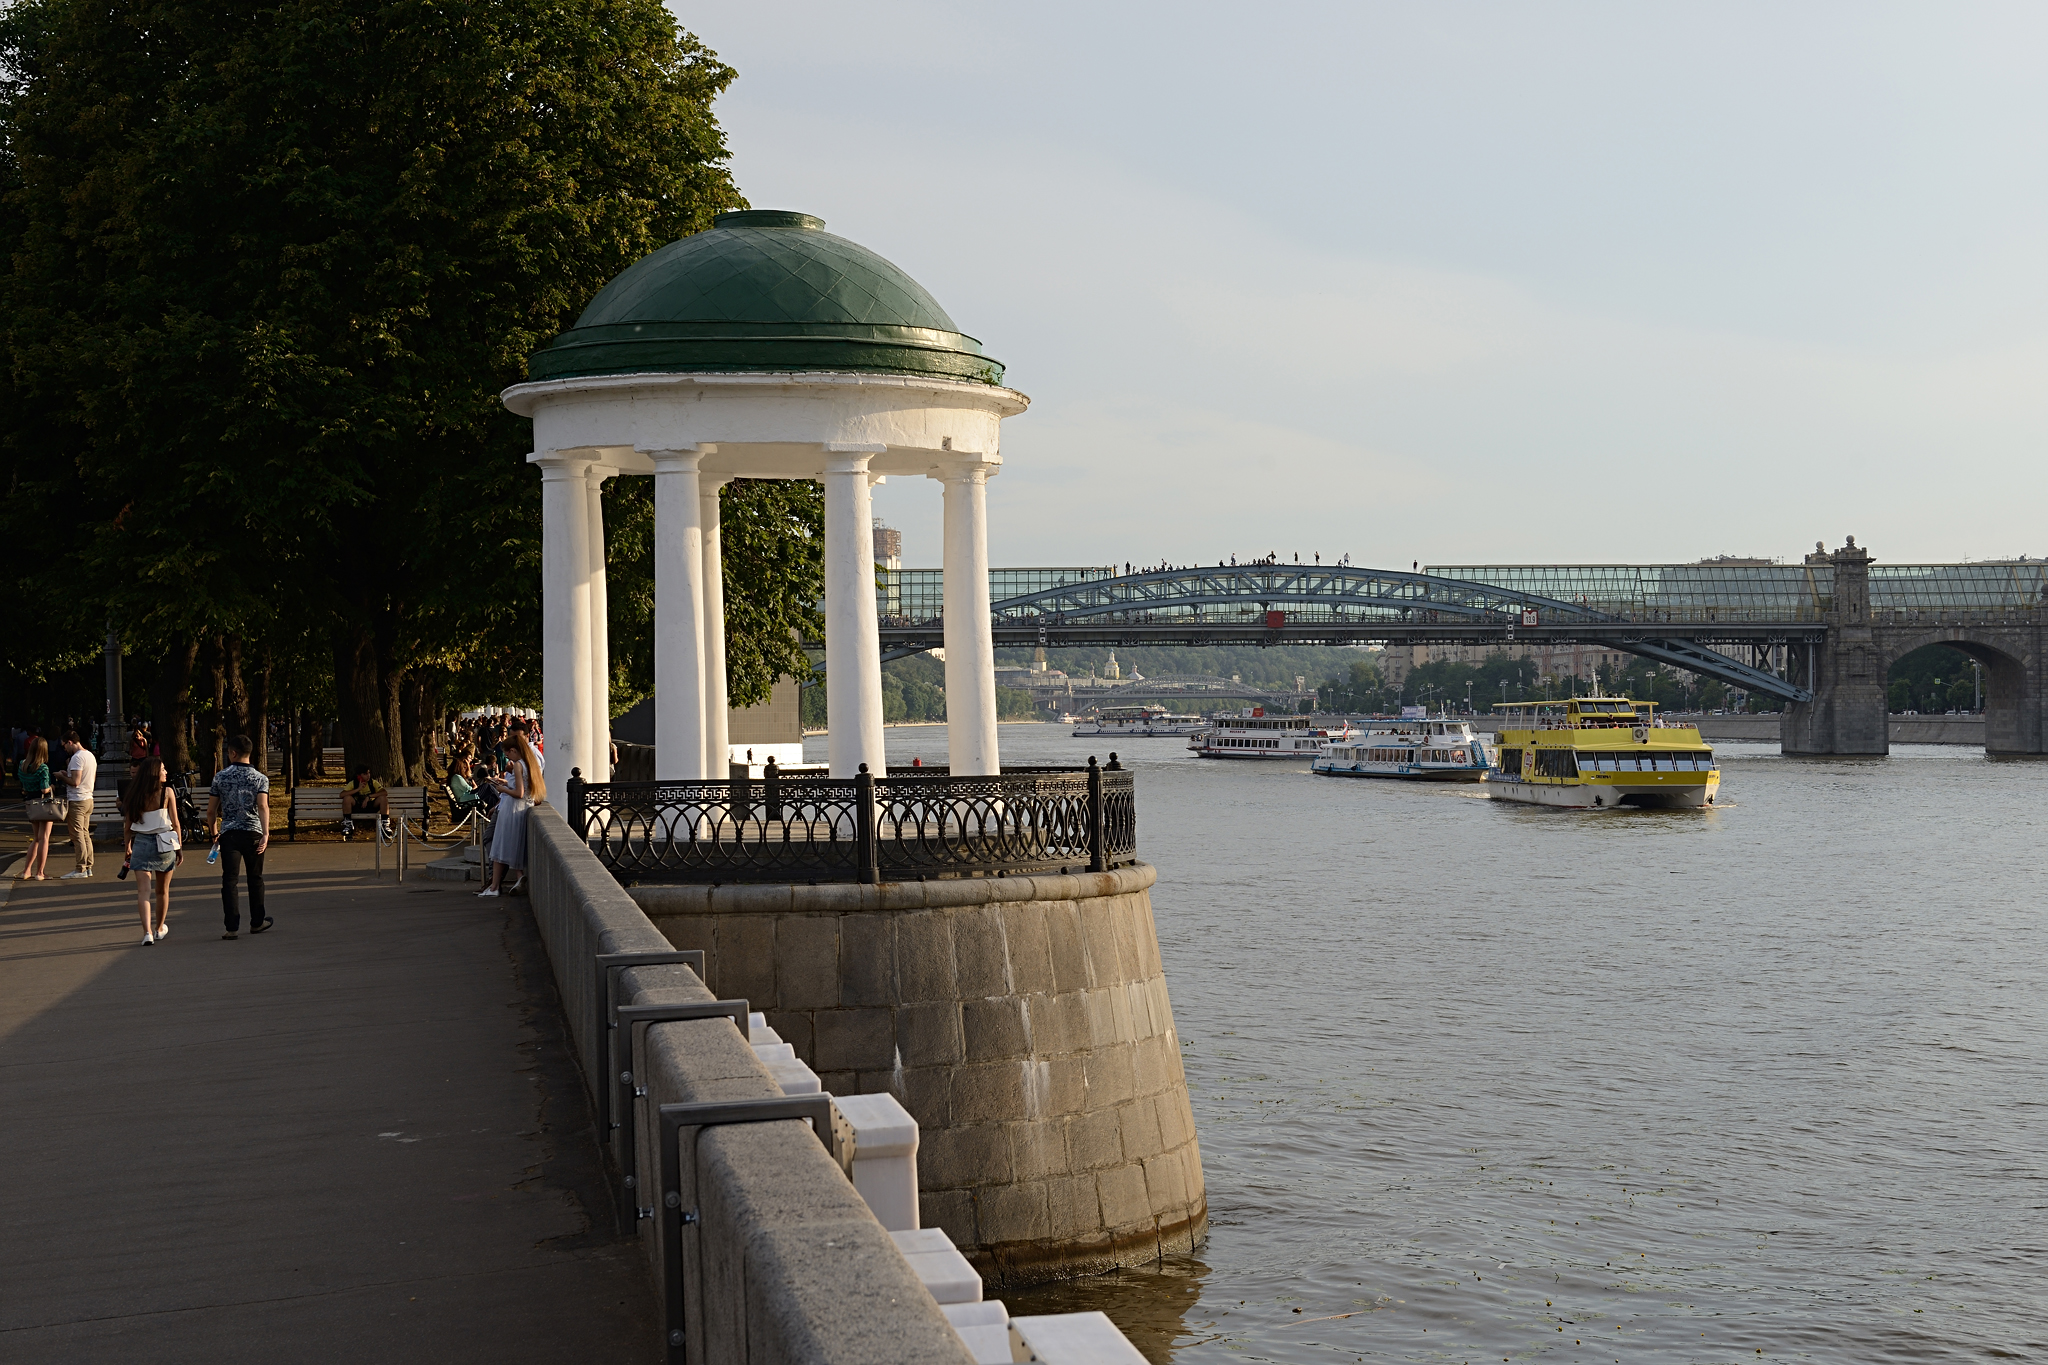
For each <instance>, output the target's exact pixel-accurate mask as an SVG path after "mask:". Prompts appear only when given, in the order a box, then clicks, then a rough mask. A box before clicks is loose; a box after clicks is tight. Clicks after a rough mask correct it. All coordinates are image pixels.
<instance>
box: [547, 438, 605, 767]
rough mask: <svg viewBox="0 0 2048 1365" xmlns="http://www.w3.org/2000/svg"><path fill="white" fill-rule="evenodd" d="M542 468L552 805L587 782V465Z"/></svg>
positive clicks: (552, 460) (551, 461)
mask: <svg viewBox="0 0 2048 1365" xmlns="http://www.w3.org/2000/svg"><path fill="white" fill-rule="evenodd" d="M533 462H534V463H535V464H538V465H539V466H540V477H541V486H540V526H541V552H540V576H541V598H540V602H541V609H540V617H541V627H540V634H541V705H542V712H543V724H544V725H545V726H546V727H547V749H548V760H549V761H548V774H549V775H550V776H551V777H553V778H554V783H553V785H552V786H551V787H550V789H549V795H550V799H551V800H552V801H553V802H554V803H555V804H557V805H559V804H560V801H561V797H560V792H561V790H562V785H563V784H564V783H566V782H567V781H568V780H569V773H570V770H571V769H574V768H581V769H582V770H583V775H584V776H585V777H586V778H588V777H589V776H590V771H591V768H590V512H589V509H588V508H587V507H586V506H585V502H586V500H587V499H588V497H589V492H590V485H589V480H588V478H587V477H586V475H585V473H584V471H585V469H586V467H587V466H588V465H589V463H590V461H589V460H588V459H587V458H586V459H575V458H571V457H568V456H564V455H558V454H556V453H554V452H552V451H551V452H549V453H548V454H546V455H540V456H535V457H533Z"/></svg>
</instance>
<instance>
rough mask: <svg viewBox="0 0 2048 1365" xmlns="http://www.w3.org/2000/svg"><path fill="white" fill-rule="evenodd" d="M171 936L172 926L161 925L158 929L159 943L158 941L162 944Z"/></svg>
mask: <svg viewBox="0 0 2048 1365" xmlns="http://www.w3.org/2000/svg"><path fill="white" fill-rule="evenodd" d="M170 936H171V926H170V925H168V924H159V925H158V926H157V929H156V937H157V941H158V942H159V943H161V942H162V941H163V940H165V939H167V938H169V937H170Z"/></svg>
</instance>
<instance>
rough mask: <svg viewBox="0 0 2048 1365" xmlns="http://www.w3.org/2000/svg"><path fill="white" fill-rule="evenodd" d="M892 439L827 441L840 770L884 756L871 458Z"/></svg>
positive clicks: (833, 718)
mask: <svg viewBox="0 0 2048 1365" xmlns="http://www.w3.org/2000/svg"><path fill="white" fill-rule="evenodd" d="M886 449H888V447H887V446H877V445H838V444H833V445H828V446H826V447H825V706H826V709H827V711H828V712H829V713H830V714H829V715H828V717H827V721H826V723H827V725H828V726H829V727H830V734H829V743H828V744H827V746H826V747H827V752H828V753H829V755H830V758H829V762H830V763H831V766H832V776H834V777H852V776H853V775H854V774H855V772H856V771H857V770H858V769H859V767H860V765H861V764H863V763H865V764H867V765H868V771H869V772H871V773H873V774H875V775H876V776H877V777H880V776H883V775H884V774H886V773H887V772H888V771H889V767H888V763H887V761H886V760H885V759H884V758H883V756H882V644H881V638H880V636H879V635H878V634H877V631H878V630H879V625H878V623H877V622H876V620H875V540H874V510H873V503H872V501H871V500H870V498H869V495H868V461H869V460H871V459H873V458H874V457H875V456H877V455H879V454H881V453H882V452H883V451H884V450H886Z"/></svg>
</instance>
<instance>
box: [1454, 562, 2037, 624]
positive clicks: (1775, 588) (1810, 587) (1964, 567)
mask: <svg viewBox="0 0 2048 1365" xmlns="http://www.w3.org/2000/svg"><path fill="white" fill-rule="evenodd" d="M1425 572H1427V573H1431V574H1435V575H1437V576H1438V577H1441V578H1455V579H1461V580H1463V581H1465V582H1468V583H1485V584H1489V585H1491V586H1494V587H1500V588H1509V589H1512V590H1514V591H1516V592H1526V593H1533V594H1535V595H1537V596H1540V597H1552V598H1556V599H1558V600H1559V601H1564V602H1570V603H1572V604H1574V605H1579V606H1586V607H1591V608H1592V609H1594V610H1596V611H1602V612H1608V613H1611V614H1613V615H1616V616H1624V617H1632V618H1637V619H1647V620H1667V621H1696V620H1703V619H1704V620H1716V621H1742V620H1755V621H1765V620H1769V621H1817V620H1819V619H1820V613H1821V612H1822V611H1823V610H1825V609H1826V607H1827V604H1828V600H1829V598H1830V597H1831V596H1832V595H1833V593H1834V575H1835V570H1834V566H1833V565H1831V564H1485V565H1432V566H1431V567H1430V568H1428V569H1427V570H1425ZM2044 594H2048V563H2044V562H2040V561H2035V560H2027V561H2024V562H2019V563H1986V564H1873V565H1872V566H1871V568H1870V605H1871V607H1872V609H1873V610H1877V611H1886V610H1891V611H1916V610H1917V611H1993V610H1999V609H2002V608H2010V607H2021V606H2040V605H2044V604H2048V595H2044Z"/></svg>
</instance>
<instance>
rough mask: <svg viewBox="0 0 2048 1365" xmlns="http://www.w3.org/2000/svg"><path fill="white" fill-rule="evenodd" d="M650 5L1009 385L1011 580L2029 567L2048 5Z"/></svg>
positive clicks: (912, 524)
mask: <svg viewBox="0 0 2048 1365" xmlns="http://www.w3.org/2000/svg"><path fill="white" fill-rule="evenodd" d="M673 8H675V12H676V13H677V14H678V16H679V17H680V18H681V19H682V21H683V23H684V25H685V26H686V27H688V28H690V29H691V30H692V31H694V32H695V33H696V34H697V35H698V36H699V37H700V38H702V39H703V40H704V41H705V42H706V43H707V44H709V45H710V46H711V47H712V48H714V49H715V50H716V51H717V52H718V53H719V54H720V56H721V57H723V58H724V59H725V60H726V61H728V62H729V63H731V64H732V65H733V66H735V67H736V68H737V69H738V70H739V73H740V77H739V80H738V81H737V82H736V83H735V84H734V86H733V87H732V89H731V90H730V91H729V92H728V93H727V95H726V96H725V97H724V99H723V100H722V101H721V102H720V104H719V114H720V117H721V118H722V120H723V122H724V124H725V127H726V129H727V130H728V133H729V136H730V141H731V145H732V148H733V152H734V158H733V164H734V169H735V172H736V174H737V177H738V180H739V184H740V187H741V189H742V190H743V191H744V192H745V193H746V195H747V196H748V198H749V199H750V200H751V201H752V202H753V204H754V205H755V206H756V207H758V208H784V209H801V210H804V211H806V212H810V213H815V214H817V215H819V216H820V217H822V218H824V219H825V220H826V221H827V224H828V230H830V231H833V232H836V233H839V234H841V235H842V236H845V237H848V238H851V239H852V240H854V241H856V242H859V243H861V244H863V245H865V246H867V247H869V248H871V249H873V250H875V251H877V252H879V253H881V254H882V255H883V256H886V257H887V258H889V259H890V260H892V261H894V262H895V263H896V264H897V265H899V266H901V267H902V268H903V269H904V270H906V271H908V272H909V273H910V274H911V275H912V276H913V277H914V278H916V279H917V280H918V281H919V282H920V283H922V284H923V285H924V286H925V287H926V288H927V289H929V290H930V291H931V292H932V294H933V295H934V296H935V297H936V298H937V299H938V300H939V302H940V303H941V304H942V305H943V306H944V307H945V308H946V310H947V311H948V312H949V313H951V314H952V316H953V319H954V321H955V322H956V323H957V324H958V325H959V326H960V327H961V329H962V330H964V331H966V332H967V333H969V334H970V335H972V336H975V337H978V338H979V339H980V340H981V342H982V345H983V347H984V348H985V350H986V351H987V352H988V353H989V354H990V355H992V356H994V357H996V358H997V359H999V360H1001V361H1003V362H1004V363H1005V364H1006V365H1007V366H1008V367H1009V373H1008V377H1007V381H1006V382H1008V383H1010V384H1011V385H1012V386H1013V387H1015V388H1018V389H1020V390H1022V391H1023V392H1024V393H1026V394H1028V395H1030V397H1031V399H1032V406H1031V410H1030V411H1029V412H1027V413H1026V414H1024V415H1023V416H1020V417H1015V418H1011V419H1010V420H1009V421H1007V422H1006V423H1005V424H1004V437H1003V456H1004V461H1005V464H1004V469H1003V472H1002V474H1001V475H1000V477H998V478H997V479H996V480H994V482H993V483H991V485H990V489H989V504H990V528H989V540H990V552H991V558H992V560H993V561H994V562H995V563H996V564H998V565H1029V564H1041V565H1043V564H1102V563H1112V562H1118V563H1120V562H1122V561H1125V560H1134V561H1138V562H1140V563H1149V562H1157V561H1162V560H1163V561H1167V562H1171V563H1176V564H1178V563H1198V562H1210V563H1213V562H1215V561H1216V560H1218V559H1219V558H1223V557H1225V556H1228V555H1231V554H1236V555H1238V556H1240V557H1244V556H1249V555H1254V554H1261V553H1265V552H1267V551H1278V552H1279V553H1280V554H1281V555H1282V556H1283V557H1287V556H1291V555H1292V554H1293V553H1295V552H1299V553H1300V554H1301V557H1302V558H1303V559H1304V560H1307V559H1308V558H1309V555H1310V553H1311V552H1314V551H1320V552H1321V553H1322V554H1323V555H1324V557H1325V558H1326V559H1327V558H1330V557H1333V556H1335V555H1338V554H1343V553H1349V554H1351V555H1352V557H1353V559H1354V561H1356V562H1358V563H1361V564H1369V565H1376V566H1383V567H1384V566H1395V565H1398V566H1401V567H1406V566H1407V565H1408V564H1409V563H1410V562H1411V561H1414V560H1421V561H1422V562H1424V563H1437V564H1470V563H1560V562H1562V563H1579V562H1617V561H1623V562H1661V561H1670V560H1689V559H1696V558H1699V557H1701V556H1703V555H1711V554H1742V555H1778V556H1785V557H1788V558H1792V559H1794V560H1796V558H1797V556H1799V555H1800V554H1801V553H1803V552H1805V551H1806V550H1809V549H1811V548H1812V546H1813V543H1814V542H1815V541H1816V540H1820V539H1825V540H1826V541H1827V542H1828V544H1829V545H1830V546H1834V545H1838V544H1840V543H1841V540H1842V537H1843V536H1844V535H1845V534H1853V535H1855V536H1856V538H1857V542H1858V543H1859V544H1865V545H1868V546H1870V547H1871V550H1872V552H1873V553H1874V554H1875V555H1876V556H1877V557H1878V559H1879V560H1880V561H1881V562H1884V561H1888V562H1892V563H1902V562H1917V561H1926V560H1950V559H1961V558H1987V557H2001V556H2011V555H2017V554H2021V553H2026V554H2029V555H2041V554H2048V531H2044V530H2043V529H2041V528H2040V525H2039V523H2040V520H2041V513H2042V501H2043V497H2042V495H2043V491H2044V481H2048V475H2044V467H2043V455H2044V453H2048V145H2044V144H2048V8H2044V7H2042V6H2040V5H2038V4H2034V5H2022V4H2007V5H1997V4H1947V5H1927V4H1915V5H1903V4H1898V5H1886V4H1874V3H1867V2H1859V3H1854V4H1823V3H1808V4H1801V5H1797V6H1788V5H1784V4H1761V3H1753V4H1743V3H1720V4H1715V5H1711V6H1684V7H1681V6H1672V5H1663V6H1652V5H1643V4H1640V3H1609V4H1563V3H1552V4H1542V5H1533V4H1528V3H1513V4H1509V3H1501V4H1443V3H1429V4H1421V3H1415V4H1407V5H1391V4H1346V5H1307V4H1300V5H1269V6H1241V5H1232V6H1222V5H1212V4H1175V5H1157V6H1136V5H1116V4H1102V3H1095V4H1088V5H1078V4H1069V3H1052V2H1049V0H1039V3H1034V4H1030V5H1009V6H991V5H972V6H970V5H961V4H957V3H954V4H945V5H938V4H932V5H923V4H861V5H846V4H843V3H841V4H823V3H813V2H812V0H787V2H785V3H777V4H773V5H764V4H760V3H758V0H751V2H749V3H738V2H737V0H732V2H728V3H703V4H690V5H681V6H674V7H673ZM875 505H876V509H877V512H878V514H879V515H882V516H884V517H885V518H887V519H888V520H889V521H890V522H891V523H892V524H893V525H896V526H898V527H899V528H901V529H902V530H903V532H904V539H905V542H906V545H905V560H906V562H907V563H909V564H911V565H913V566H924V565H936V564H937V563H938V562H939V525H940V521H939V506H940V497H939V489H938V485H937V484H934V483H931V482H929V481H905V480H891V481H890V483H889V484H888V485H887V486H886V487H883V488H880V489H877V490H876V498H875Z"/></svg>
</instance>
